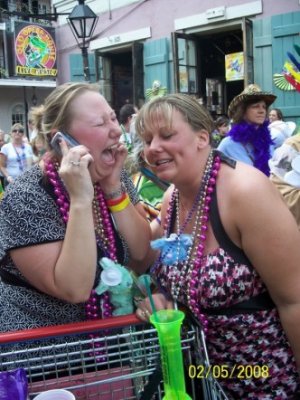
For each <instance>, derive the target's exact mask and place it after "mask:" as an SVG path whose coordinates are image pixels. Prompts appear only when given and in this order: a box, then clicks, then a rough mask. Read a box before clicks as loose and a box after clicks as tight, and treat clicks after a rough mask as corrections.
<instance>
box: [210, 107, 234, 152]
mask: <svg viewBox="0 0 300 400" xmlns="http://www.w3.org/2000/svg"><path fill="white" fill-rule="evenodd" d="M229 129H230V122H229V119H228V118H227V117H225V116H224V115H223V116H220V117H218V118H217V119H216V121H215V129H214V130H213V132H212V146H213V147H218V145H219V144H220V142H221V140H222V139H224V137H225V136H226V135H227V133H228V131H229Z"/></svg>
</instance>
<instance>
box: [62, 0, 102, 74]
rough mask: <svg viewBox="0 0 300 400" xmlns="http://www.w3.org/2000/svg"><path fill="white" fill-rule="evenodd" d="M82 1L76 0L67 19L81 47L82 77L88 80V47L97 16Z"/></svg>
mask: <svg viewBox="0 0 300 400" xmlns="http://www.w3.org/2000/svg"><path fill="white" fill-rule="evenodd" d="M84 1H85V0H78V4H77V6H75V7H74V8H73V10H72V12H71V14H70V15H69V17H68V18H67V20H68V24H69V26H70V28H71V30H72V33H73V35H74V37H75V39H76V42H77V44H78V46H79V47H80V49H81V54H82V61H83V74H84V79H85V80H86V81H90V69H89V59H88V47H89V41H90V39H91V37H92V35H93V33H94V30H95V27H96V25H97V22H98V17H97V15H96V14H95V13H94V12H93V11H92V10H91V9H90V7H89V6H87V5H86V4H84Z"/></svg>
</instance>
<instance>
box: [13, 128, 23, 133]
mask: <svg viewBox="0 0 300 400" xmlns="http://www.w3.org/2000/svg"><path fill="white" fill-rule="evenodd" d="M12 131H13V132H14V133H16V132H19V133H24V129H13V130H12Z"/></svg>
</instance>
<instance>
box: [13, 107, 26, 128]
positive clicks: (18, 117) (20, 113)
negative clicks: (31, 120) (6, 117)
mask: <svg viewBox="0 0 300 400" xmlns="http://www.w3.org/2000/svg"><path fill="white" fill-rule="evenodd" d="M24 121H25V112H24V106H23V105H22V104H17V105H15V106H14V107H13V109H12V115H11V124H12V125H13V124H16V123H19V124H22V125H23V126H24Z"/></svg>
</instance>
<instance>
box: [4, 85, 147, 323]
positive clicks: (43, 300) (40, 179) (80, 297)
mask: <svg viewBox="0 0 300 400" xmlns="http://www.w3.org/2000/svg"><path fill="white" fill-rule="evenodd" d="M32 117H33V120H34V125H35V126H36V128H37V130H38V135H43V137H44V138H46V139H47V141H48V144H49V146H50V151H48V152H47V153H46V154H45V155H44V156H43V157H42V159H41V161H40V162H39V163H38V164H37V165H34V166H33V167H32V168H31V169H30V170H28V171H26V172H24V174H23V175H22V176H21V177H20V178H18V179H16V180H15V181H14V183H13V184H12V185H9V188H8V189H7V191H6V193H5V196H4V198H3V200H2V202H1V208H0V262H1V266H0V275H1V278H2V281H1V282H0V331H10V330H20V329H27V328H32V327H39V326H48V325H58V324H64V323H68V322H74V321H83V320H92V319H96V318H107V317H109V316H111V315H112V312H113V307H112V304H111V303H110V297H109V294H108V293H104V295H101V296H98V295H97V294H96V293H95V291H94V288H95V286H96V285H97V283H98V282H99V275H100V272H101V270H100V267H99V260H100V259H101V258H102V257H108V258H110V259H111V260H113V261H115V262H118V263H120V264H122V265H128V264H129V262H130V261H139V260H141V259H142V258H143V256H144V253H145V252H146V251H147V249H148V245H149V238H150V228H149V224H148V222H147V220H146V218H145V217H144V216H143V215H142V211H141V210H142V206H141V205H140V204H139V203H138V197H137V195H136V192H135V189H134V186H133V184H132V182H131V181H130V179H129V178H128V176H127V175H126V172H125V171H124V169H123V164H124V161H125V158H126V155H127V150H126V147H125V146H124V145H123V144H121V143H120V142H119V139H120V136H121V128H120V125H119V123H118V120H117V118H116V114H115V111H114V110H113V109H112V108H111V107H110V105H109V104H108V103H107V101H106V100H105V98H104V97H103V96H102V95H101V94H100V91H99V88H98V86H97V85H93V84H89V83H67V84H64V85H61V86H59V87H57V88H56V89H55V90H54V91H53V92H52V93H51V94H50V95H49V96H48V97H47V98H46V100H45V103H44V105H43V106H39V107H37V108H35V109H33V110H32ZM57 132H60V133H59V134H57ZM54 137H55V139H54V140H53V138H54ZM16 210H17V211H16ZM129 224H130V229H128V226H129Z"/></svg>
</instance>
